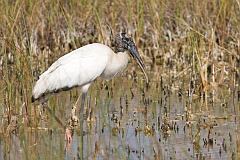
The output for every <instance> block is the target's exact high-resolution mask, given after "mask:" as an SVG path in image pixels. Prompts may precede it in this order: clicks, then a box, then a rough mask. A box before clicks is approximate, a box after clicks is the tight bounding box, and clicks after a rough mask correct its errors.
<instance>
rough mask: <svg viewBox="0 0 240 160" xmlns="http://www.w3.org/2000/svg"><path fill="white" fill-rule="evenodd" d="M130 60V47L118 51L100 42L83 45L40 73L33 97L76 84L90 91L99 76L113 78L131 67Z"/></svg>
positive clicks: (66, 88)
mask: <svg viewBox="0 0 240 160" xmlns="http://www.w3.org/2000/svg"><path fill="white" fill-rule="evenodd" d="M128 61H129V55H128V54H127V52H126V51H124V52H118V53H115V52H114V51H113V50H112V49H111V48H109V47H108V46H106V45H103V44H100V43H93V44H89V45H86V46H83V47H81V48H78V49H76V50H74V51H72V52H70V53H68V54H66V55H64V56H63V57H60V58H59V59H58V60H57V61H56V62H54V63H53V64H52V65H51V66H50V67H49V69H48V70H47V71H45V72H44V73H43V74H42V75H41V76H40V77H39V80H38V81H37V83H36V85H35V87H34V89H33V99H34V100H36V99H39V98H41V97H42V96H44V95H46V94H49V93H53V92H58V91H61V90H68V89H71V88H73V87H82V90H83V91H84V90H86V91H87V89H88V87H89V86H90V84H91V83H92V82H93V81H94V80H95V79H97V78H98V77H101V78H103V79H111V78H112V77H114V76H115V75H116V74H117V73H119V72H121V71H122V70H124V69H125V68H126V67H127V64H128Z"/></svg>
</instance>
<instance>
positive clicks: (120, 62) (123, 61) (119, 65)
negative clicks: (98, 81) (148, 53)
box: [102, 52, 129, 79]
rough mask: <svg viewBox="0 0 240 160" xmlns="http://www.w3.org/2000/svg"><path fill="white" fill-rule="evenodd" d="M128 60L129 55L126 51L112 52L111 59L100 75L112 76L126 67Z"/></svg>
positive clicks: (104, 76)
mask: <svg viewBox="0 0 240 160" xmlns="http://www.w3.org/2000/svg"><path fill="white" fill-rule="evenodd" d="M128 61H129V55H128V53H127V52H118V53H117V54H115V53H114V54H112V57H111V60H110V61H109V63H108V65H107V67H106V68H105V71H104V73H103V74H102V77H103V78H106V79H110V78H112V77H114V76H115V75H116V74H118V73H120V72H122V71H123V70H124V69H125V68H126V67H127V64H128Z"/></svg>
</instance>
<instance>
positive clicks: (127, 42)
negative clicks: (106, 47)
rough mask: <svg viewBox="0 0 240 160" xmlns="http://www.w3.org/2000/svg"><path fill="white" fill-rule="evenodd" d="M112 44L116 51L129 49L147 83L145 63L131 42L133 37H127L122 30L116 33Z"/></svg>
mask: <svg viewBox="0 0 240 160" xmlns="http://www.w3.org/2000/svg"><path fill="white" fill-rule="evenodd" d="M114 45H115V49H116V51H117V52H124V51H126V50H128V51H129V53H130V54H131V56H132V57H133V58H134V59H135V60H136V62H137V63H138V65H139V66H140V68H141V69H142V71H143V73H144V75H145V78H146V81H147V83H148V76H147V74H146V71H145V65H144V63H143V60H142V58H141V57H140V55H139V52H138V50H137V47H136V45H135V43H134V42H133V39H132V38H131V37H128V36H127V34H126V33H124V32H122V33H119V34H117V35H116V37H115V44H114Z"/></svg>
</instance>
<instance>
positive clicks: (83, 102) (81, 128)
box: [79, 92, 87, 159]
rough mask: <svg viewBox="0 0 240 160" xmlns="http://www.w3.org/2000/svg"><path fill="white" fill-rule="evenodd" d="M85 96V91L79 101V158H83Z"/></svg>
mask: <svg viewBox="0 0 240 160" xmlns="http://www.w3.org/2000/svg"><path fill="white" fill-rule="evenodd" d="M86 97H87V92H83V93H82V101H81V106H80V107H81V108H80V114H79V115H80V117H79V120H80V137H81V138H80V156H81V159H83V120H84V118H83V111H84V105H85V101H86Z"/></svg>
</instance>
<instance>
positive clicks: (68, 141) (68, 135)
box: [65, 127, 73, 151]
mask: <svg viewBox="0 0 240 160" xmlns="http://www.w3.org/2000/svg"><path fill="white" fill-rule="evenodd" d="M72 137H73V129H71V128H69V127H67V128H66V130H65V141H66V146H65V149H66V151H69V150H71V144H72V141H73V138H72Z"/></svg>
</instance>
